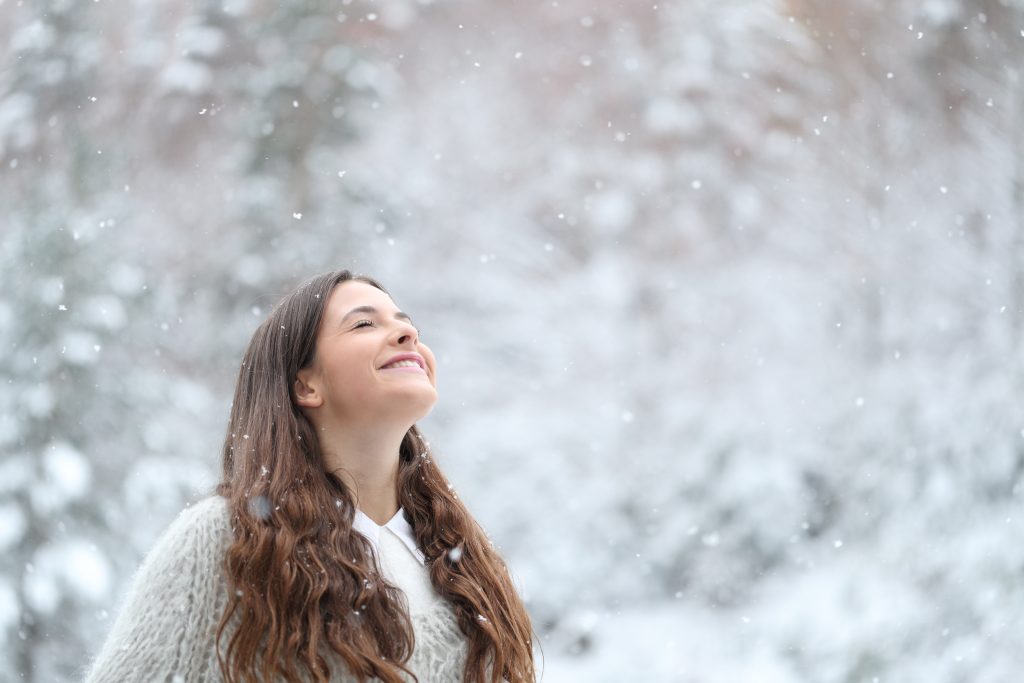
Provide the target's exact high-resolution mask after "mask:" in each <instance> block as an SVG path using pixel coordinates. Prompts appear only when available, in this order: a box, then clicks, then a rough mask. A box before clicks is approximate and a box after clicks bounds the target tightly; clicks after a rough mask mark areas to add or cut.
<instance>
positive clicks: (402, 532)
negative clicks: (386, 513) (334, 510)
mask: <svg viewBox="0 0 1024 683" xmlns="http://www.w3.org/2000/svg"><path fill="white" fill-rule="evenodd" d="M352 528H353V529H355V530H356V531H358V532H359V533H361V534H362V535H363V536H366V538H367V539H368V540H369V541H370V543H371V544H372V545H373V549H374V550H375V551H376V552H377V553H380V535H381V534H382V533H384V529H388V530H389V531H390V532H392V533H394V534H395V536H397V537H398V539H399V540H400V541H401V542H402V543H404V544H405V547H406V548H408V549H409V552H411V553H412V554H413V555H414V556H415V557H416V559H417V560H419V563H420V564H422V565H426V559H425V557H424V555H423V551H421V550H420V549H419V546H417V545H416V536H415V535H414V534H413V532H412V525H410V524H409V522H408V521H407V520H406V519H405V513H404V512H403V510H402V508H398V512H396V513H395V516H394V517H392V518H391V519H389V520H388V521H387V522H386V523H385V524H384V526H381V525H379V524H377V523H376V522H375V521H373V520H372V519H370V518H369V517H368V516H367V515H366V513H365V512H363V511H362V510H360V509H359V508H356V514H355V517H353V519H352Z"/></svg>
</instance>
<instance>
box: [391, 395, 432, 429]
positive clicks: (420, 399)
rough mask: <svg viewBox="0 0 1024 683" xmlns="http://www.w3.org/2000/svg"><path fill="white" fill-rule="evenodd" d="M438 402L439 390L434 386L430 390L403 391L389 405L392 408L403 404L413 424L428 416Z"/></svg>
mask: <svg viewBox="0 0 1024 683" xmlns="http://www.w3.org/2000/svg"><path fill="white" fill-rule="evenodd" d="M436 403H437V391H435V390H434V389H433V388H431V389H430V391H426V390H419V391H415V392H412V391H410V392H403V393H402V394H401V395H399V396H395V397H394V398H392V399H391V400H390V401H388V405H389V406H390V407H391V408H392V409H397V407H398V406H402V408H403V409H404V410H403V412H406V411H407V412H406V414H407V415H408V416H409V418H410V419H411V420H412V422H413V424H415V423H416V422H417V421H419V420H422V419H423V418H424V417H426V416H427V415H428V414H429V413H430V411H431V410H433V409H434V404H436Z"/></svg>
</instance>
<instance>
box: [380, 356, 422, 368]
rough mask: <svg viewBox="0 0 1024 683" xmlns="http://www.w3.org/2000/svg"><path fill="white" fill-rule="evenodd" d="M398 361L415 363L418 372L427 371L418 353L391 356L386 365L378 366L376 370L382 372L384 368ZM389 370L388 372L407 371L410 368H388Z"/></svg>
mask: <svg viewBox="0 0 1024 683" xmlns="http://www.w3.org/2000/svg"><path fill="white" fill-rule="evenodd" d="M400 360H411V361H415V362H416V364H417V365H419V366H420V370H422V371H423V372H426V371H427V364H426V362H424V360H423V356H421V355H420V354H418V353H400V354H398V355H397V356H392V357H391V358H389V359H388V361H387V362H386V363H384V365H382V366H380V367H379V368H377V369H378V370H383V369H384V368H386V367H387V366H389V365H391V364H392V363H397V362H398V361H400ZM389 369H390V370H409V369H411V368H389Z"/></svg>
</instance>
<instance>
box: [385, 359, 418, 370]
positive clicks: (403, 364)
mask: <svg viewBox="0 0 1024 683" xmlns="http://www.w3.org/2000/svg"><path fill="white" fill-rule="evenodd" d="M419 366H420V364H419V363H417V362H416V361H414V360H400V361H398V362H396V363H391V364H389V365H385V366H384V368H385V369H387V368H418V367H419Z"/></svg>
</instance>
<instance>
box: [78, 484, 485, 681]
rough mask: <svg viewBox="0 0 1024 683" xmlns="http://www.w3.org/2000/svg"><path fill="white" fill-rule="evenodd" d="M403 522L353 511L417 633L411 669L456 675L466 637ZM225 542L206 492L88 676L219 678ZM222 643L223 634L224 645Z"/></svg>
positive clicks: (150, 570) (218, 509)
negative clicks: (381, 521)
mask: <svg viewBox="0 0 1024 683" xmlns="http://www.w3.org/2000/svg"><path fill="white" fill-rule="evenodd" d="M403 524H404V525H406V526H407V523H406V522H405V520H404V517H402V511H401V510H399V514H398V515H396V517H395V518H394V519H392V521H391V522H388V524H387V525H385V526H382V527H377V525H375V524H374V523H373V522H372V521H370V520H369V518H368V517H366V516H365V515H363V514H362V513H361V512H359V513H357V520H356V525H355V526H356V528H357V530H359V531H360V532H361V533H364V534H366V535H367V536H368V538H370V540H371V542H372V544H373V546H374V547H375V548H376V551H377V553H378V558H379V560H380V564H381V570H382V571H383V572H384V575H385V577H386V578H387V579H388V580H389V581H391V583H392V584H394V585H396V586H398V587H399V588H401V589H402V590H403V592H404V593H405V594H406V597H407V599H408V603H409V613H410V616H411V618H412V622H413V629H414V632H415V637H416V647H415V649H414V651H413V655H412V658H411V659H410V660H409V662H408V665H409V668H410V669H412V670H413V671H414V672H415V673H416V675H417V677H418V679H419V680H420V681H421V683H448V682H449V681H450V682H452V683H454V682H456V681H461V680H462V670H463V665H464V663H465V659H466V640H465V636H463V634H462V632H461V631H460V630H459V627H458V624H457V623H456V620H455V613H454V611H453V609H452V607H451V605H450V603H448V601H446V600H445V599H444V598H442V597H441V596H440V595H438V594H437V592H436V591H435V590H434V588H433V586H432V585H431V583H430V578H429V575H428V569H427V567H426V566H424V565H423V563H422V554H421V553H419V551H418V549H416V548H415V546H414V544H415V541H410V539H411V533H409V531H410V530H408V529H404V528H403ZM374 532H376V533H375V534H374ZM374 535H376V538H374V537H373V536H374ZM231 542H232V533H231V528H230V523H229V512H228V506H227V501H226V500H225V499H224V498H222V497H220V496H214V497H212V498H207V499H205V500H203V501H201V502H199V503H197V504H195V505H193V506H192V507H190V508H188V509H186V510H184V511H183V512H182V513H181V514H180V515H179V516H178V518H177V519H176V520H175V521H174V523H172V524H171V526H170V527H169V528H168V529H167V531H166V532H165V533H164V535H163V536H162V537H161V538H160V540H159V541H158V542H157V544H156V545H155V546H154V547H153V549H152V550H151V551H150V553H149V555H147V556H146V559H145V561H144V562H143V563H142V566H141V567H140V568H139V571H138V572H137V574H136V575H135V578H134V580H133V581H132V584H131V587H130V589H129V591H128V594H127V596H126V597H125V600H124V602H123V604H122V605H121V608H120V611H119V612H118V615H117V618H116V620H115V622H114V625H113V627H112V628H111V630H110V633H109V635H108V636H107V639H106V641H105V643H104V644H103V647H102V649H101V650H100V653H99V655H98V656H97V657H96V659H95V660H94V661H93V663H92V665H91V667H90V669H89V673H88V675H87V677H86V683H114V682H115V681H116V682H117V683H131V682H133V681H145V682H146V683H151V682H160V683H199V682H205V681H222V680H223V678H222V676H221V672H220V667H219V666H218V664H217V654H216V650H215V637H216V633H217V625H218V624H219V622H220V617H221V615H222V614H223V612H224V609H225V607H226V605H227V600H228V590H229V589H228V582H227V577H226V576H225V575H224V573H223V570H222V568H221V566H222V562H223V558H224V554H225V552H226V551H227V548H228V546H229V545H230V544H231ZM228 636H229V634H228V633H225V637H228ZM224 643H226V640H225V639H223V638H222V640H221V647H222V651H223V647H224ZM325 656H326V658H327V660H328V663H329V664H330V666H331V672H332V679H331V680H332V681H337V682H338V683H349V682H350V681H354V680H355V678H354V677H353V676H351V675H346V671H345V666H344V663H343V662H342V660H341V659H340V658H338V657H337V656H334V655H333V652H330V653H325Z"/></svg>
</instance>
